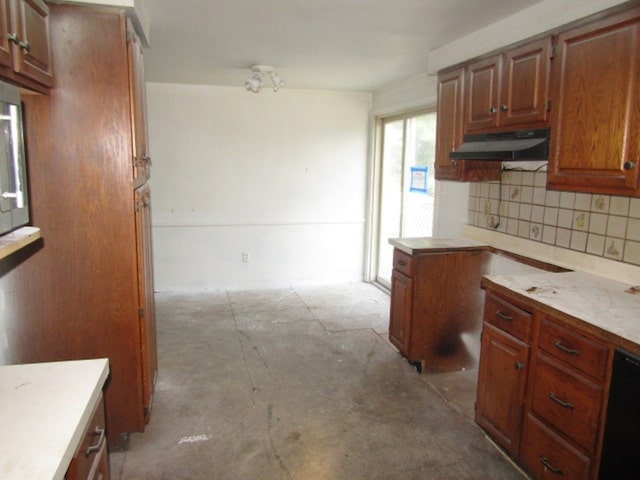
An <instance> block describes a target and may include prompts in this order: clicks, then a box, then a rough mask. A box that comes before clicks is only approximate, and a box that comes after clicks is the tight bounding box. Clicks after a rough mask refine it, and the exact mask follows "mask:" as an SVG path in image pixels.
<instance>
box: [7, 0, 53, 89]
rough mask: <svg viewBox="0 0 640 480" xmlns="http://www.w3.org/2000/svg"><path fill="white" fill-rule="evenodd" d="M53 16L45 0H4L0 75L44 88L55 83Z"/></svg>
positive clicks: (24, 84)
mask: <svg viewBox="0 0 640 480" xmlns="http://www.w3.org/2000/svg"><path fill="white" fill-rule="evenodd" d="M49 17H50V11H49V6H48V5H47V4H46V3H45V2H44V1H43V0H0V76H4V77H6V78H8V79H9V80H11V81H13V82H16V83H19V84H21V85H23V86H25V87H27V88H31V89H34V90H37V91H40V92H46V91H47V89H46V88H47V87H51V86H52V85H53V62H52V56H51V44H50V26H49V23H50V19H49ZM43 87H44V88H43Z"/></svg>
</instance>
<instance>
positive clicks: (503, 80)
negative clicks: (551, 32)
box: [464, 37, 551, 132]
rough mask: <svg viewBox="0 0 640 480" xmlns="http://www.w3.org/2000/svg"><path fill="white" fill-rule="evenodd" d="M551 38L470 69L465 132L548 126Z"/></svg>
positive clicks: (511, 51) (490, 59)
mask: <svg viewBox="0 0 640 480" xmlns="http://www.w3.org/2000/svg"><path fill="white" fill-rule="evenodd" d="M550 62H551V37H546V38H544V39H541V40H538V41H535V42H531V43H528V44H526V45H523V46H520V47H517V48H514V49H511V50H508V51H506V52H504V53H501V54H499V55H494V56H493V57H490V58H487V59H483V60H479V61H477V62H473V63H471V64H470V65H468V67H467V80H466V90H465V94H466V96H465V98H466V101H465V117H464V130H465V132H469V131H480V130H492V129H496V128H502V127H511V126H518V125H521V126H523V127H530V126H535V127H538V126H543V125H544V124H545V123H546V122H547V97H548V89H549V71H550Z"/></svg>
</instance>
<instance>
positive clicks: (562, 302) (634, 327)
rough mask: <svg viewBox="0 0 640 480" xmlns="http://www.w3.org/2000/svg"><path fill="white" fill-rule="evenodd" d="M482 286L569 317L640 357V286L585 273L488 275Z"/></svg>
mask: <svg viewBox="0 0 640 480" xmlns="http://www.w3.org/2000/svg"><path fill="white" fill-rule="evenodd" d="M639 281H640V279H639ZM482 285H483V286H484V287H492V288H494V289H496V290H497V291H499V290H502V291H507V292H508V291H511V292H514V293H516V294H518V295H520V296H521V297H524V298H525V299H530V300H532V301H533V302H535V304H536V306H538V307H541V309H542V310H545V309H551V310H552V311H556V312H560V313H563V314H565V315H568V316H569V317H572V318H573V319H575V320H577V321H579V322H582V323H583V324H584V325H586V326H588V327H590V329H592V330H593V331H594V333H597V334H599V335H600V336H602V337H603V338H605V339H607V340H609V341H610V342H612V343H613V344H614V345H616V346H619V347H622V348H625V349H627V350H630V351H631V352H632V353H636V354H640V285H635V286H634V285H630V284H628V283H623V282H617V281H615V280H610V279H608V278H604V277H600V276H597V275H593V274H590V273H584V272H561V273H536V274H530V275H486V276H485V277H484V279H483V280H482Z"/></svg>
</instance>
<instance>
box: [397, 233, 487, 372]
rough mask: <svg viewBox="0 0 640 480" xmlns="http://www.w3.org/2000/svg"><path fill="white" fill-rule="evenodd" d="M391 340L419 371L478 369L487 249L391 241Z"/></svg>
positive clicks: (453, 241) (459, 241) (461, 242)
mask: <svg viewBox="0 0 640 480" xmlns="http://www.w3.org/2000/svg"><path fill="white" fill-rule="evenodd" d="M389 243H390V244H391V245H393V247H394V253H393V271H392V274H391V309H390V310H391V311H390V318H389V340H390V341H391V343H392V344H393V345H395V346H396V347H397V348H398V350H399V351H400V353H401V354H402V355H403V356H404V357H406V358H407V360H408V361H409V362H410V363H411V364H412V365H414V366H415V367H416V369H417V370H418V371H420V372H421V371H423V370H424V371H425V372H431V373H435V372H450V371H457V370H464V369H467V368H475V367H477V364H478V356H479V351H480V329H481V324H482V302H483V292H482V290H481V289H480V280H481V279H482V276H483V275H484V274H486V273H489V265H490V261H491V252H490V251H489V247H488V245H486V244H484V243H481V242H477V241H474V240H468V239H463V238H432V237H422V238H392V239H390V240H389Z"/></svg>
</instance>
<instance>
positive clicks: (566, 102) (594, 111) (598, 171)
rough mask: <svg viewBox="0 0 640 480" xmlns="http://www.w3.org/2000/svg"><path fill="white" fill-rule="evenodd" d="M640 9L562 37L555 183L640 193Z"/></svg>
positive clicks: (555, 106)
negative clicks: (639, 171) (639, 186)
mask: <svg viewBox="0 0 640 480" xmlns="http://www.w3.org/2000/svg"><path fill="white" fill-rule="evenodd" d="M639 17H640V8H635V9H633V10H631V11H628V12H626V13H623V14H620V15H617V16H614V17H610V18H607V19H604V20H601V21H599V22H596V23H593V24H589V25H586V26H583V27H579V28H576V29H573V30H569V31H567V32H564V33H561V34H560V35H559V36H558V40H557V46H558V53H557V57H556V59H554V66H553V72H552V78H553V84H552V102H553V103H552V113H551V115H552V125H553V132H552V135H551V152H550V158H549V172H548V186H549V187H551V188H558V189H564V190H576V191H585V192H594V193H595V192H599V193H611V194H622V195H638V194H639V193H640V192H639V190H638V169H639V167H640V165H638V164H639V163H640V18H639Z"/></svg>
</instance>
